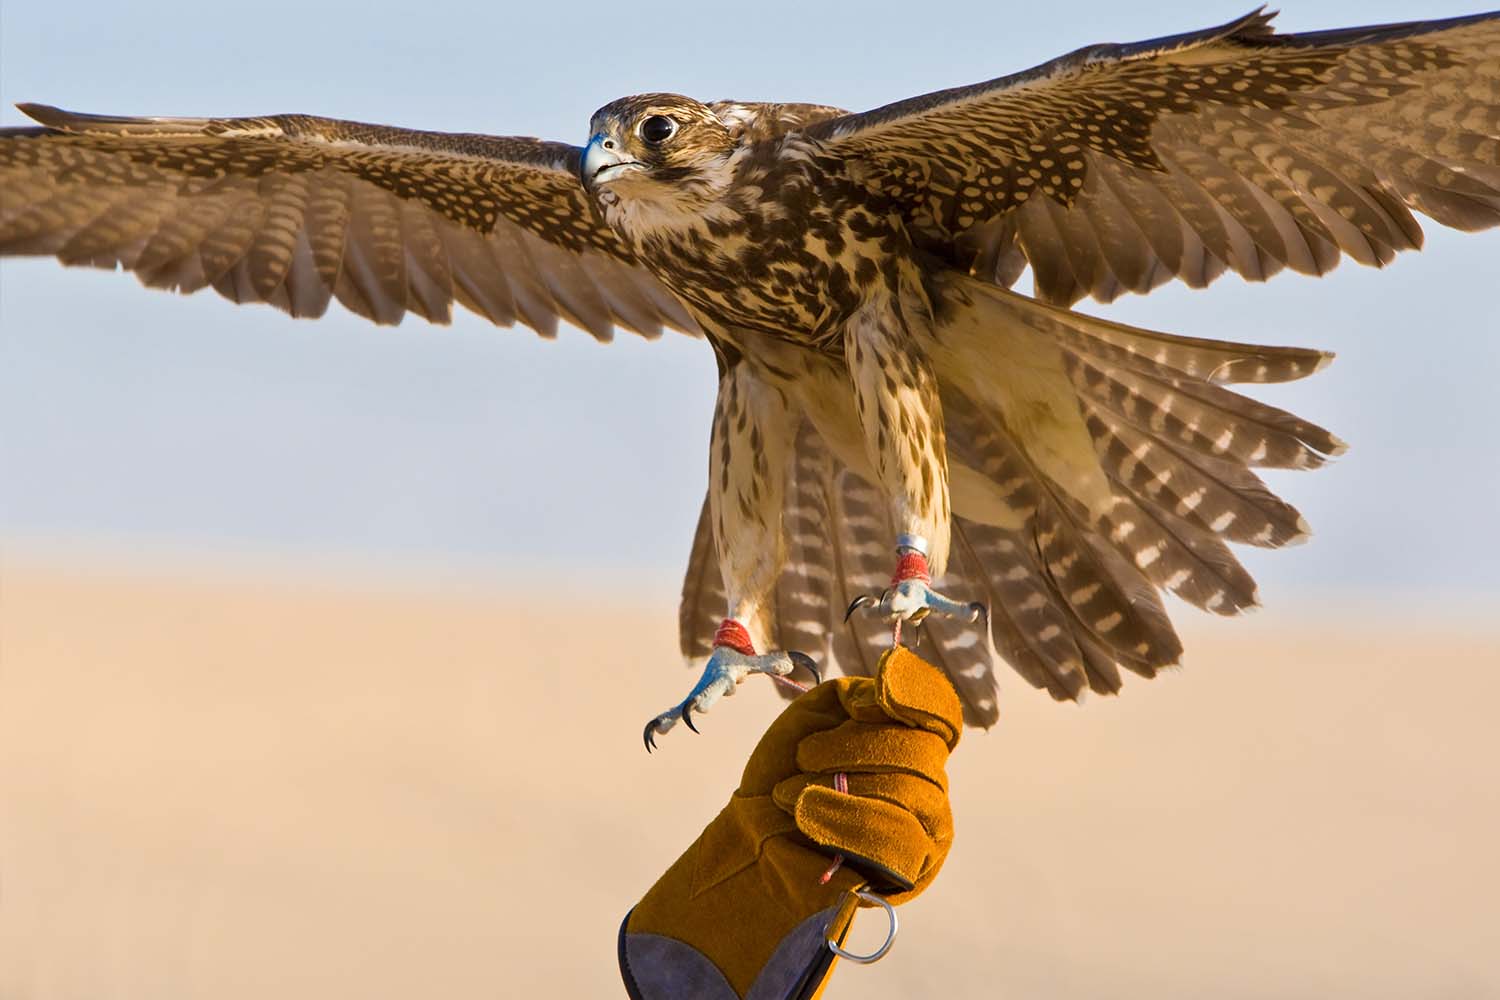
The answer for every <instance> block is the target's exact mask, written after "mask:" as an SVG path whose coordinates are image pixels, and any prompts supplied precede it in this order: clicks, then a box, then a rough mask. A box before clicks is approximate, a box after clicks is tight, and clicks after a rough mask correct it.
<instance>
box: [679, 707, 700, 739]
mask: <svg viewBox="0 0 1500 1000" xmlns="http://www.w3.org/2000/svg"><path fill="white" fill-rule="evenodd" d="M682 721H683V724H684V725H686V726H687V727H688V728H689V729H691V730H692V731H693V732H695V733H696V732H697V731H698V727H697V726H695V725H693V704H692V702H688V701H685V702H683V703H682Z"/></svg>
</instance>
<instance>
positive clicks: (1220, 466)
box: [1084, 406, 1309, 548]
mask: <svg viewBox="0 0 1500 1000" xmlns="http://www.w3.org/2000/svg"><path fill="white" fill-rule="evenodd" d="M1084 410H1085V413H1086V414H1087V416H1088V423H1089V429H1090V431H1091V432H1092V433H1093V435H1094V443H1095V447H1096V448H1097V449H1098V452H1099V460H1100V463H1101V464H1102V465H1103V466H1104V468H1105V470H1106V471H1107V472H1108V474H1109V475H1110V477H1111V478H1112V479H1114V480H1115V481H1117V482H1119V483H1123V484H1124V485H1125V486H1126V487H1127V488H1128V489H1129V491H1130V493H1131V494H1132V495H1133V496H1135V497H1136V498H1138V499H1140V500H1143V501H1145V502H1146V503H1147V504H1149V505H1151V506H1154V507H1160V508H1162V509H1164V510H1170V511H1171V512H1172V513H1174V514H1177V515H1180V516H1182V517H1185V518H1187V519H1188V520H1190V521H1192V522H1193V523H1194V524H1196V525H1198V527H1200V528H1202V529H1204V530H1206V531H1209V532H1211V533H1213V534H1215V535H1222V536H1224V537H1225V538H1228V539H1229V540H1230V541H1234V542H1240V543H1241V544H1245V545H1258V546H1261V547H1265V548H1277V547H1280V546H1282V545H1289V544H1293V543H1295V542H1298V541H1301V540H1302V539H1303V538H1304V537H1305V536H1306V535H1307V533H1308V530H1309V529H1308V527H1307V522H1306V521H1305V520H1303V518H1302V515H1301V514H1300V513H1298V512H1297V509H1296V508H1295V507H1293V506H1292V505H1291V504H1289V503H1287V502H1286V501H1285V500H1282V499H1281V498H1280V497H1278V496H1276V494H1274V493H1272V492H1271V491H1270V490H1269V489H1267V488H1266V485H1265V483H1263V482H1261V480H1260V478H1259V477H1257V476H1256V475H1255V473H1253V472H1251V471H1250V470H1249V469H1248V468H1246V467H1245V466H1243V465H1236V464H1234V463H1233V462H1229V461H1225V460H1221V459H1215V458H1213V457H1212V456H1210V455H1204V454H1200V453H1197V452H1194V451H1192V450H1191V449H1187V448H1181V447H1178V446H1176V445H1174V444H1172V443H1171V442H1170V441H1167V440H1164V439H1162V438H1160V437H1153V436H1152V435H1151V434H1150V433H1149V432H1148V431H1145V430H1143V429H1141V428H1140V427H1138V426H1136V425H1135V424H1132V423H1130V422H1128V421H1124V420H1118V419H1117V420H1110V419H1108V418H1107V417H1105V416H1102V415H1100V414H1099V413H1098V412H1097V411H1095V410H1093V409H1092V408H1091V407H1088V406H1085V408H1084Z"/></svg>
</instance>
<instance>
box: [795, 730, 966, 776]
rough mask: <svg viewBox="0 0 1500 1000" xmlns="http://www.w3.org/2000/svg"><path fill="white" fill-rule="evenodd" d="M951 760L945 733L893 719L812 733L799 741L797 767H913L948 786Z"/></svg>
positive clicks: (872, 770)
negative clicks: (899, 722)
mask: <svg viewBox="0 0 1500 1000" xmlns="http://www.w3.org/2000/svg"><path fill="white" fill-rule="evenodd" d="M947 763H948V744H947V742H945V741H944V740H943V738H942V737H941V736H939V735H937V734H936V733H930V732H927V731H925V730H921V729H908V728H907V727H905V726H899V725H891V724H889V723H887V724H886V725H870V724H868V723H864V722H846V723H844V724H843V725H841V726H838V727H837V728H834V729H828V730H824V731H822V732H817V733H810V734H808V735H807V736H805V737H803V739H802V741H801V742H800V743H798V744H797V767H798V769H799V770H802V771H828V772H833V771H844V772H847V773H855V772H861V773H879V772H883V771H909V772H911V773H912V774H920V775H922V776H923V777H925V778H927V779H928V780H930V781H933V782H936V783H937V784H939V785H941V786H943V787H944V788H946V787H947V785H948V779H947V775H946V773H945V772H944V770H943V769H944V767H945V766H946V765H947Z"/></svg>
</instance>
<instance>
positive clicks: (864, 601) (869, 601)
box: [844, 594, 879, 622]
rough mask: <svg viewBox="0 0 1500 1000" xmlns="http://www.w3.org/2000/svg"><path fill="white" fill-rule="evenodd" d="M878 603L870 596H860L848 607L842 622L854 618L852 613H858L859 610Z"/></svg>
mask: <svg viewBox="0 0 1500 1000" xmlns="http://www.w3.org/2000/svg"><path fill="white" fill-rule="evenodd" d="M878 603H879V602H878V601H876V600H875V598H874V597H872V596H871V595H869V594H860V595H859V596H858V597H856V598H855V599H854V601H853V602H852V603H851V604H850V605H849V610H848V611H845V612H844V621H846V622H847V621H848V620H849V619H850V618H852V617H853V616H854V612H856V611H858V610H859V609H860V608H865V607H870V606H871V605H874V604H878Z"/></svg>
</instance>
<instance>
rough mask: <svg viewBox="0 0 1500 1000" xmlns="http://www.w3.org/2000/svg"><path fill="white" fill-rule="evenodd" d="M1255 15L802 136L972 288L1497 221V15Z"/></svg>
mask: <svg viewBox="0 0 1500 1000" xmlns="http://www.w3.org/2000/svg"><path fill="white" fill-rule="evenodd" d="M1270 20H1271V15H1269V14H1265V13H1261V12H1257V13H1253V14H1250V15H1248V16H1246V17H1243V18H1241V19H1239V20H1237V21H1234V22H1232V23H1230V24H1226V25H1223V26H1221V27H1218V28H1213V29H1210V30H1207V31H1199V32H1194V33H1191V34H1185V35H1177V36H1173V37H1169V38H1161V39H1156V40H1153V41H1148V42H1140V43H1137V44H1133V45H1097V46H1092V47H1090V48H1085V49H1081V50H1079V51H1077V52H1074V53H1073V54H1071V55H1067V56H1063V57H1062V58H1060V59H1056V60H1053V61H1052V62H1049V63H1046V64H1044V65H1042V66H1039V67H1037V68H1035V69H1032V70H1029V71H1027V72H1024V73H1019V74H1016V75H1014V76H1008V77H1002V78H1000V79H997V80H991V81H989V82H987V83H980V84H975V85H973V86H968V87H959V88H956V89H953V90H946V91H941V92H939V93H934V94H928V95H926V96H924V97H917V98H912V99H910V100H906V101H901V102H899V103H896V104H892V105H889V106H887V107H884V108H879V109H877V110H874V111H869V112H865V113H862V114H853V115H847V116H844V117H839V118H833V119H830V120H827V121H822V122H818V123H814V124H812V125H810V126H809V127H808V128H807V129H806V130H805V131H806V134H807V135H809V136H810V137H813V138H815V139H818V140H819V141H821V142H822V143H823V144H824V146H825V148H826V149H827V150H828V151H830V152H833V153H835V154H837V155H840V156H842V157H845V158H846V159H848V160H850V161H851V163H852V164H853V166H854V168H855V169H856V170H858V171H862V173H863V178H864V180H865V181H866V182H867V183H868V184H869V185H870V186H871V187H872V189H874V190H876V191H878V192H879V193H881V194H883V195H885V196H887V197H889V198H891V199H893V200H894V201H895V202H896V204H897V206H898V210H900V211H902V212H903V213H904V214H905V216H906V218H907V220H908V222H909V225H910V227H911V230H912V231H913V233H914V234H915V236H916V238H917V239H918V241H919V242H921V243H922V244H924V246H925V248H926V249H927V250H929V251H930V252H932V253H934V254H936V255H937V256H939V257H940V258H942V259H945V260H947V261H949V262H951V263H952V264H954V265H956V266H958V267H960V268H962V269H966V270H970V271H971V273H974V274H976V275H977V276H980V277H983V278H985V279H986V280H997V281H999V282H1000V283H1002V284H1007V285H1008V284H1011V283H1013V282H1014V281H1015V280H1016V279H1017V278H1018V277H1019V276H1020V274H1021V273H1022V271H1023V270H1024V269H1025V267H1026V265H1028V264H1029V265H1030V266H1031V268H1032V270H1033V272H1034V276H1035V280H1036V286H1037V292H1038V294H1039V295H1040V296H1041V297H1043V298H1045V299H1047V300H1049V301H1052V302H1058V303H1063V304H1071V303H1073V302H1075V301H1077V300H1078V299H1080V298H1082V297H1083V296H1085V295H1092V296H1094V297H1095V298H1097V299H1100V300H1102V301H1108V300H1110V299H1112V298H1114V297H1115V296H1117V295H1119V294H1121V293H1122V292H1125V291H1134V292H1145V291H1149V290H1150V289H1152V288H1154V287H1156V286H1158V285H1160V284H1162V283H1164V282H1167V281H1169V280H1171V279H1173V278H1180V279H1182V280H1183V281H1185V282H1187V283H1188V284H1190V285H1193V286H1202V285H1205V284H1207V283H1208V282H1210V281H1212V280H1213V279H1214V278H1216V277H1217V276H1218V275H1219V274H1221V273H1222V272H1223V271H1224V270H1225V269H1226V268H1228V269H1231V270H1233V271H1235V272H1237V273H1239V274H1240V275H1242V276H1244V277H1246V278H1249V279H1253V280H1260V279H1264V278H1266V277H1269V276H1270V275H1272V274H1274V273H1276V272H1277V271H1279V270H1281V269H1282V268H1283V267H1291V268H1292V269H1294V270H1297V271H1300V272H1303V273H1307V274H1322V273H1324V272H1326V271H1328V270H1329V269H1331V268H1333V267H1334V266H1335V265H1336V264H1337V263H1338V261H1339V259H1340V257H1341V256H1342V255H1343V254H1348V255H1349V256H1351V257H1353V258H1355V259H1356V260H1358V261H1360V262H1362V263H1365V264H1374V265H1381V264H1384V263H1386V262H1388V261H1389V260H1390V259H1391V258H1392V257H1393V256H1394V255H1395V253H1396V252H1397V251H1399V250H1403V249H1409V248H1415V247H1417V246H1419V245H1420V243H1421V239H1422V231H1421V228H1420V227H1419V226H1418V224H1417V222H1416V220H1415V219H1414V217H1413V215H1412V210H1413V209H1415V210H1417V211H1420V212H1422V213H1424V214H1426V215H1428V216H1431V217H1432V218H1433V219H1435V220H1437V221H1438V222H1440V223H1443V224H1444V225H1448V226H1453V227H1456V228H1459V229H1464V230H1476V229H1483V228H1486V227H1489V226H1493V225H1495V224H1497V223H1500V13H1491V14H1480V15H1475V16H1472V17H1465V18H1456V19H1453V20H1447V21H1426V22H1416V23H1411V24H1402V25H1389V26H1384V27H1372V28H1355V29H1347V30H1341V31H1326V32H1317V33H1311V34H1293V35H1277V34H1275V33H1274V32H1273V30H1272V28H1271V26H1270Z"/></svg>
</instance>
